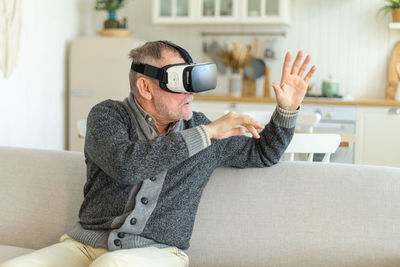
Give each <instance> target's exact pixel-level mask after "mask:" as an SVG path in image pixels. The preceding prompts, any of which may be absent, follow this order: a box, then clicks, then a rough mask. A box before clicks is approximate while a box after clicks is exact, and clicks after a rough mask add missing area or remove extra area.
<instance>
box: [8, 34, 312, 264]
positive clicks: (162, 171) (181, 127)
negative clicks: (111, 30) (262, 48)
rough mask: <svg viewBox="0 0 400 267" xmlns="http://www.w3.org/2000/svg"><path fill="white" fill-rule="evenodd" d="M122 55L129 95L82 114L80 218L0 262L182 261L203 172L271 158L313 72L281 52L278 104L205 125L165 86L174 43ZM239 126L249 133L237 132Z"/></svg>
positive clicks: (178, 53)
mask: <svg viewBox="0 0 400 267" xmlns="http://www.w3.org/2000/svg"><path fill="white" fill-rule="evenodd" d="M130 57H131V59H132V62H133V63H132V69H131V71H130V74H129V77H130V83H131V92H130V94H129V96H128V97H127V98H126V99H125V100H124V101H123V102H120V101H111V100H107V101H103V102H101V103H99V104H97V105H96V106H94V107H93V108H92V110H91V111H90V113H89V116H88V120H87V133H86V140H85V157H86V163H87V182H86V185H85V187H84V201H83V203H82V206H81V209H80V213H79V218H80V220H79V222H78V223H77V224H76V225H75V227H74V229H72V230H71V231H70V232H68V233H67V234H65V235H64V236H63V237H61V240H60V243H58V244H55V245H53V246H50V247H47V248H44V249H42V250H38V251H36V252H34V253H32V254H30V255H27V256H22V257H20V258H16V259H14V260H11V261H9V262H7V263H4V264H3V265H1V266H2V267H6V266H7V267H10V266H30V267H32V266H74V267H76V266H141V267H143V266H151V267H154V266H188V264H189V260H188V257H187V255H186V254H185V252H184V250H186V249H188V248H189V240H190V237H191V234H192V229H193V225H194V220H195V216H196V212H197V208H198V205H199V201H200V197H201V194H202V192H203V189H204V187H205V186H206V184H207V182H208V180H209V178H210V176H211V174H212V172H213V171H214V169H215V168H217V167H220V166H233V167H239V168H245V167H267V166H271V165H273V164H275V163H277V162H278V161H279V159H280V157H281V155H282V153H283V152H284V151H285V149H286V147H287V145H288V144H289V142H290V140H291V138H292V136H293V132H294V127H295V121H296V116H297V112H298V109H299V106H300V103H301V101H302V100H303V97H304V95H305V92H306V89H307V85H308V82H309V80H310V78H311V76H312V75H313V73H314V72H315V69H316V68H315V66H313V67H312V68H311V70H310V71H309V72H308V73H307V75H304V74H305V71H306V68H307V64H308V63H309V62H310V56H307V57H306V58H305V60H304V62H303V63H302V64H301V61H302V57H303V53H302V52H301V51H300V52H299V53H298V54H297V57H296V59H295V60H294V63H293V66H292V67H291V66H290V64H291V55H290V53H287V55H286V58H285V62H284V66H283V73H282V80H281V83H280V84H279V85H278V84H275V83H274V84H273V88H274V90H275V93H276V98H277V103H278V105H277V107H276V110H275V112H274V114H273V116H272V119H271V121H270V122H269V123H268V124H267V125H266V126H265V127H264V126H263V125H260V123H258V122H257V121H255V120H254V119H252V118H251V117H249V116H244V115H239V114H235V113H233V112H231V113H229V114H226V115H225V116H223V117H221V118H220V119H218V120H216V121H214V122H211V121H209V120H208V119H207V118H206V117H205V116H204V115H203V114H202V113H198V112H192V110H191V107H190V104H191V102H192V100H193V92H180V93H176V92H173V91H171V90H170V89H168V88H167V87H166V86H165V84H163V82H162V80H163V79H164V78H163V77H162V75H160V73H161V71H160V70H161V68H163V67H165V66H167V67H168V66H186V64H185V63H191V58H190V55H189V54H188V53H187V52H186V51H185V50H184V49H182V48H181V47H179V46H177V45H175V44H172V43H170V42H166V41H156V42H148V43H146V44H144V45H143V46H141V47H138V48H136V49H133V50H132V51H131V52H130ZM176 64H180V65H176ZM200 71H203V70H200ZM204 71H206V70H204ZM193 75H195V74H193ZM157 77H158V78H159V79H157ZM188 79H189V78H188ZM164 82H165V79H164ZM193 87H194V85H193ZM110 90H112V88H110ZM237 126H242V127H237ZM244 128H246V129H247V130H248V131H249V132H251V134H252V135H253V138H250V137H246V136H243V134H244ZM260 130H262V131H261V132H259V131H260ZM238 197H240V196H238Z"/></svg>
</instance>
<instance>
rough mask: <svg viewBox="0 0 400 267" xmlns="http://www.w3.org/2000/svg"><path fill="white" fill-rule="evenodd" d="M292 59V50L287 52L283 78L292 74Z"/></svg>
mask: <svg viewBox="0 0 400 267" xmlns="http://www.w3.org/2000/svg"><path fill="white" fill-rule="evenodd" d="M291 60H292V54H291V53H290V52H287V53H286V56H285V62H284V63H283V69H282V78H283V77H286V75H289V74H290V61H291Z"/></svg>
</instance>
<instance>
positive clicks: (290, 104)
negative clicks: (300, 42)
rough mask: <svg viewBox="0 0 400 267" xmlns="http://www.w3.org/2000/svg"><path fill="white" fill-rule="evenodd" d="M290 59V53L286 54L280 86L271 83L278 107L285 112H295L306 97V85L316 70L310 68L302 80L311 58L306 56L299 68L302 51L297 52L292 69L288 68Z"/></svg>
mask: <svg viewBox="0 0 400 267" xmlns="http://www.w3.org/2000/svg"><path fill="white" fill-rule="evenodd" d="M291 58H292V56H291V53H290V52H287V53H286V57H285V63H284V64H283V70H282V78H281V83H280V85H278V84H277V83H272V87H273V88H274V91H275V95H276V101H277V102H278V105H279V106H280V107H281V108H283V109H286V110H296V109H297V108H298V107H299V106H300V103H301V101H303V98H304V96H305V95H306V92H307V87H308V83H309V82H310V79H311V77H312V76H313V74H314V73H315V71H316V69H317V68H316V67H315V66H312V68H311V69H310V71H309V72H308V73H307V75H306V76H305V77H304V78H303V76H304V73H305V71H306V69H307V65H308V64H309V63H310V61H311V56H310V55H307V57H306V59H305V60H304V62H303V64H302V65H301V67H300V63H301V60H302V58H303V51H299V52H298V53H297V56H296V59H295V60H294V62H293V66H292V68H290V62H291Z"/></svg>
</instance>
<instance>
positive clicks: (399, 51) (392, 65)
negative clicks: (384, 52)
mask: <svg viewBox="0 0 400 267" xmlns="http://www.w3.org/2000/svg"><path fill="white" fill-rule="evenodd" d="M397 64H400V42H397V43H396V44H395V46H394V48H393V50H392V54H391V55H390V59H389V64H388V69H387V72H388V73H387V75H388V86H387V87H386V98H389V99H394V97H395V95H396V90H397V84H398V82H399V76H398V75H397V71H396V65H397Z"/></svg>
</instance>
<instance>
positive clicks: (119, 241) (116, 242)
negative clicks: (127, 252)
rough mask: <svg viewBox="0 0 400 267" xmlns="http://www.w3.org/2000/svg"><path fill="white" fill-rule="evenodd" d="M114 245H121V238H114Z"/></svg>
mask: <svg viewBox="0 0 400 267" xmlns="http://www.w3.org/2000/svg"><path fill="white" fill-rule="evenodd" d="M114 245H116V246H117V247H119V246H121V240H119V239H115V240H114Z"/></svg>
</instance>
